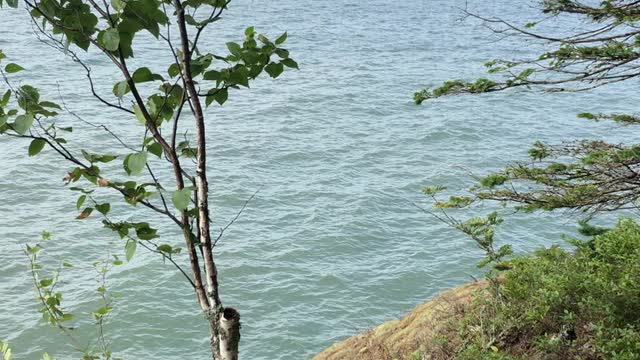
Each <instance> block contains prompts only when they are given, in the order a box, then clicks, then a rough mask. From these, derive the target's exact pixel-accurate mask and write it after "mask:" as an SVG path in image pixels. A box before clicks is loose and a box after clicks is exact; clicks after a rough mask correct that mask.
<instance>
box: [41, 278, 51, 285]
mask: <svg viewBox="0 0 640 360" xmlns="http://www.w3.org/2000/svg"><path fill="white" fill-rule="evenodd" d="M51 284H53V279H42V280H40V287H47V286H50V285H51Z"/></svg>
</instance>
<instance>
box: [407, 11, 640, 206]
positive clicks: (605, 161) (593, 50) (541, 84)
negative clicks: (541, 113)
mask: <svg viewBox="0 0 640 360" xmlns="http://www.w3.org/2000/svg"><path fill="white" fill-rule="evenodd" d="M591 4H594V2H584V1H573V0H544V1H542V3H541V6H542V13H543V14H545V17H546V18H548V17H554V18H557V20H558V21H565V22H569V23H571V24H575V20H576V17H578V18H579V20H580V21H581V24H583V25H582V26H583V28H582V29H581V30H577V31H575V30H574V32H572V33H567V34H555V35H549V34H548V32H547V33H545V32H542V31H540V32H538V31H536V29H537V28H538V27H539V26H541V25H540V23H541V22H540V21H533V22H530V23H528V24H525V25H524V26H521V27H519V26H516V25H514V24H512V23H510V22H508V21H506V20H503V19H500V18H486V17H483V16H480V15H477V14H473V13H471V12H468V11H466V10H465V13H466V14H467V16H469V17H472V18H475V19H479V20H481V21H483V22H484V23H485V25H487V26H488V27H489V28H490V29H492V30H493V31H494V32H496V33H498V34H501V35H504V36H516V37H520V38H521V39H522V40H523V42H524V41H526V40H535V41H540V42H543V43H544V44H545V45H546V48H548V49H550V50H548V51H545V52H543V53H541V54H540V55H539V56H538V57H534V58H530V59H524V60H509V59H507V60H505V59H496V60H492V61H489V62H487V63H486V66H487V68H488V72H489V73H490V74H503V75H504V76H503V77H502V78H500V79H487V78H481V79H478V80H475V81H472V82H468V81H464V80H452V81H447V82H445V83H444V84H443V85H442V86H440V87H437V88H433V89H431V88H427V89H423V90H421V91H419V92H417V93H415V95H414V100H415V102H416V103H417V104H421V103H423V102H424V101H427V100H430V99H434V98H438V97H442V96H448V95H457V94H477V93H485V92H495V91H503V90H508V89H511V88H517V87H526V88H534V89H535V88H538V89H543V90H545V91H550V92H559V91H587V90H590V89H594V88H597V87H601V86H605V85H608V84H613V83H617V82H622V81H628V80H633V79H635V78H637V77H638V76H640V29H639V28H638V25H639V24H638V23H639V22H640V2H639V1H631V0H605V1H602V2H598V3H597V4H595V5H591ZM578 117H579V118H581V119H588V120H594V121H599V120H612V121H615V122H617V123H619V124H621V125H633V124H637V123H640V117H639V116H637V115H634V114H592V113H590V112H584V113H580V114H578ZM529 155H530V157H531V159H532V161H529V162H520V163H517V164H514V165H511V166H508V167H506V168H504V169H503V170H502V171H499V172H496V173H493V174H490V175H488V176H486V177H483V178H481V179H480V180H479V184H478V185H477V186H474V187H472V188H471V189H470V193H471V195H470V196H463V197H452V198H451V199H450V200H449V201H443V202H436V205H437V206H438V207H441V208H447V207H450V208H452V207H455V208H459V207H466V206H470V205H472V204H474V203H477V202H481V201H484V200H493V201H499V202H505V203H511V204H515V205H516V209H519V210H524V211H533V210H537V209H543V210H554V209H568V210H572V211H577V212H580V213H583V214H586V216H587V217H590V216H593V215H595V214H597V213H600V212H610V211H615V210H637V209H638V198H639V196H640V144H609V143H607V142H605V141H586V140H584V141H574V142H570V143H564V144H560V145H549V144H543V143H541V142H536V143H535V144H534V145H533V147H532V148H531V149H530V150H529ZM440 190H442V189H436V188H430V189H427V191H426V192H427V193H428V194H429V195H433V194H434V191H435V192H438V191H440Z"/></svg>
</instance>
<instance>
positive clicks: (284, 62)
mask: <svg viewBox="0 0 640 360" xmlns="http://www.w3.org/2000/svg"><path fill="white" fill-rule="evenodd" d="M280 63H281V64H282V65H284V66H286V67H290V68H292V69H300V68H299V67H298V63H297V62H295V61H294V60H293V59H282V60H280Z"/></svg>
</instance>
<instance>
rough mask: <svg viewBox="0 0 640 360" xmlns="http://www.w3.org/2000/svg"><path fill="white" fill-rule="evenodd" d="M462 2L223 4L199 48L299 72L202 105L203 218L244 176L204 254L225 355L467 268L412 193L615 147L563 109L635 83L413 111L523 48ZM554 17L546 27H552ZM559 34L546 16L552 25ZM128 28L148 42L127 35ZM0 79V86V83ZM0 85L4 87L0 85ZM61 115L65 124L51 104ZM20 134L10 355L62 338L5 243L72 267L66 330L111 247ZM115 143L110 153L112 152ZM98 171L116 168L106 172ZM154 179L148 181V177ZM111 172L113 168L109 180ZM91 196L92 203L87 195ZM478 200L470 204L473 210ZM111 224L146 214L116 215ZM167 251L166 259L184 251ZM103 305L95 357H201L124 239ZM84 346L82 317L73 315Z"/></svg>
mask: <svg viewBox="0 0 640 360" xmlns="http://www.w3.org/2000/svg"><path fill="white" fill-rule="evenodd" d="M489 3H491V5H489V6H488V5H487V2H486V1H479V0H473V1H470V2H469V6H470V7H471V8H474V9H479V10H481V11H482V12H484V13H485V14H500V15H502V16H503V17H506V18H510V19H513V20H514V22H515V23H517V24H524V23H526V22H528V21H529V20H530V19H532V17H533V16H534V15H535V14H536V13H535V9H533V8H531V7H530V6H529V5H527V4H528V3H529V2H528V1H520V2H514V1H506V0H499V1H491V2H489ZM462 5H464V1H458V0H455V1H450V0H423V1H415V0H413V1H399V2H389V1H383V0H374V1H344V0H337V1H331V2H327V1H313V0H297V1H287V0H271V1H268V2H267V1H251V0H237V1H234V2H233V3H232V6H231V10H230V11H229V12H228V13H227V15H226V16H225V19H224V21H222V22H218V23H216V24H215V28H212V29H213V30H212V31H210V32H209V33H207V34H206V36H205V38H204V42H203V44H202V46H201V47H202V48H213V49H217V50H221V49H223V48H224V43H225V42H226V41H230V40H238V39H240V37H241V36H242V32H243V29H244V27H245V26H247V25H255V26H256V28H257V29H258V30H260V31H261V32H265V33H267V34H272V35H277V34H279V33H281V32H282V31H285V30H287V31H288V32H289V34H290V36H289V40H288V42H287V43H288V46H289V48H290V50H291V54H292V57H294V58H295V59H296V60H298V62H299V63H300V66H301V70H300V71H298V72H287V73H285V74H284V75H283V76H282V77H281V78H280V79H278V80H277V81H271V80H267V79H265V80H260V81H257V82H256V83H255V84H254V85H253V88H252V89H251V90H250V91H242V92H233V93H232V94H231V98H230V100H229V102H228V103H227V104H226V105H225V106H224V108H219V107H216V106H213V107H211V108H209V110H208V111H207V116H208V127H209V130H210V132H209V144H210V148H209V151H210V157H211V158H210V162H209V164H210V165H209V172H210V174H211V187H212V190H213V191H212V196H211V202H212V204H213V206H214V213H213V215H214V222H215V225H216V228H218V227H221V226H224V225H225V224H226V223H227V222H228V221H229V220H230V219H231V218H233V216H234V214H235V213H236V212H237V211H238V209H239V208H240V207H241V206H242V204H243V202H244V201H245V200H246V199H247V198H248V197H249V196H250V195H251V194H252V193H253V192H255V191H256V190H257V189H259V188H260V187H262V190H261V191H260V193H259V194H258V195H257V196H256V198H255V199H254V201H252V202H251V203H250V205H249V207H248V208H247V210H246V211H245V213H244V214H243V216H242V217H241V218H240V219H239V220H238V221H237V222H236V224H235V225H234V226H233V227H232V228H230V229H229V231H228V232H227V234H226V236H225V237H224V238H223V239H222V240H221V242H220V244H219V246H218V248H217V259H218V264H219V268H220V277H221V292H222V296H223V300H224V303H225V304H226V305H232V306H234V307H236V308H238V309H239V310H240V311H241V313H242V320H243V327H242V330H243V333H242V357H243V358H244V359H266V360H271V359H305V358H309V357H310V356H311V355H313V354H314V353H317V352H318V351H320V350H322V349H323V348H325V347H327V346H328V345H330V344H332V343H334V342H336V341H338V340H341V339H344V338H345V337H347V336H350V335H353V334H356V333H358V332H360V331H362V330H364V329H366V328H368V327H370V326H372V325H375V324H377V323H380V322H382V321H385V320H389V319H393V318H396V317H398V316H400V315H402V314H403V313H405V312H406V311H408V310H410V309H411V308H412V307H413V306H415V305H416V304H418V303H420V302H422V301H424V300H425V299H427V298H429V297H430V296H432V295H434V294H436V293H437V292H439V291H441V290H443V289H445V288H448V287H451V286H455V285H458V284H461V283H463V282H466V281H469V280H471V279H472V276H480V275H481V272H480V271H479V270H478V269H476V267H475V263H476V262H477V261H478V259H479V258H480V255H481V254H480V252H479V251H478V250H477V249H476V248H475V247H474V245H473V244H472V243H470V242H469V240H468V239H466V238H464V237H463V236H461V235H460V234H458V233H456V232H454V231H452V230H450V229H448V228H446V227H445V226H443V225H441V224H440V223H438V222H437V221H436V220H434V219H433V218H430V217H429V216H426V215H425V214H424V213H422V212H421V211H420V210H418V209H417V208H416V207H415V206H414V205H413V204H412V203H413V202H417V203H424V202H425V200H426V199H424V198H423V196H421V194H420V189H421V187H422V186H425V185H428V184H432V183H438V184H448V185H449V186H450V187H452V188H454V189H456V188H458V189H462V188H463V187H464V186H465V185H469V184H470V183H471V181H470V179H469V177H468V176H467V175H466V174H467V171H471V172H474V173H483V172H486V171H488V170H491V169H497V168H499V167H500V166H501V165H503V164H506V163H508V162H510V161H515V160H518V159H523V158H525V157H526V149H527V146H528V145H529V144H531V143H532V142H533V141H535V140H538V139H539V140H544V141H551V142H558V141H560V140H561V139H571V138H579V137H584V138H601V137H603V136H606V137H607V138H609V139H612V140H614V141H623V140H627V141H628V140H630V139H629V137H630V136H629V135H628V133H627V131H628V130H627V129H625V128H618V127H616V126H614V125H612V124H610V123H607V122H603V123H594V122H585V121H582V120H577V119H576V118H575V114H576V113H577V112H580V111H584V110H589V111H593V112H599V111H603V112H608V111H621V112H622V111H633V110H635V109H634V108H633V107H632V104H630V102H629V101H627V100H626V99H625V97H624V96H621V95H623V94H624V93H625V91H626V90H628V89H629V86H630V85H631V86H632V85H635V84H626V85H624V86H617V87H609V88H604V89H600V90H598V91H594V92H591V93H579V94H542V93H532V92H526V91H512V92H508V93H501V94H489V95H483V96H462V97H457V98H450V99H443V100H438V101H436V102H433V103H430V104H425V105H423V106H416V105H414V104H413V103H412V102H411V95H412V93H413V92H414V91H415V90H417V89H419V88H421V87H423V86H425V85H436V84H438V83H439V82H441V81H443V80H446V79H451V78H465V79H472V78H474V77H478V76H481V75H482V74H483V71H484V69H483V67H482V64H483V63H484V62H485V61H486V60H489V59H492V58H494V57H496V56H502V57H507V58H523V57H525V56H529V55H531V54H533V53H534V51H536V50H539V49H540V47H539V46H537V45H536V44H533V43H532V44H527V46H524V47H516V46H515V39H505V40H503V41H502V42H495V41H496V40H497V37H495V36H492V34H491V33H490V32H489V31H488V30H487V29H486V28H484V27H482V26H480V25H479V24H477V23H474V22H472V21H460V18H461V12H460V10H459V9H457V8H456V6H462ZM555 26H558V25H557V24H554V23H550V24H548V27H547V29H550V30H554V29H555V28H554V27H555ZM563 29H565V30H566V28H563ZM0 33H1V34H2V36H0V48H1V49H3V50H4V52H5V53H6V54H7V55H8V56H10V58H11V59H10V60H12V59H15V60H16V61H17V62H20V63H21V64H22V65H23V66H24V67H25V68H27V69H28V72H24V73H23V74H24V75H22V77H20V76H18V77H13V79H14V81H18V82H20V81H22V82H28V83H33V84H35V85H37V86H39V87H40V88H42V89H43V92H45V93H46V95H47V96H48V97H49V98H50V99H52V100H55V101H59V98H60V95H62V97H63V99H64V100H65V102H66V103H67V105H68V106H69V108H70V109H71V110H72V111H74V112H76V113H78V114H79V115H81V116H82V117H83V118H85V119H87V120H90V121H92V122H95V123H104V124H107V125H108V126H109V127H110V128H111V129H112V130H114V131H115V132H116V133H118V134H120V135H121V136H122V137H123V139H125V140H126V141H129V142H131V143H134V141H135V140H136V139H137V138H138V137H139V135H140V131H141V127H140V125H138V124H137V123H136V121H135V120H134V119H132V118H131V117H130V116H125V115H123V114H120V113H117V112H113V111H110V110H106V109H105V108H104V107H102V106H101V105H100V104H99V103H97V102H96V101H95V100H94V99H92V98H91V97H90V96H88V95H87V91H88V87H87V83H86V79H85V77H84V73H83V72H82V71H81V69H80V68H78V67H77V66H75V65H74V64H73V63H72V62H70V61H69V60H66V59H65V58H64V57H63V56H62V55H61V54H58V53H53V52H52V51H51V50H50V49H49V48H48V47H47V46H45V45H43V44H41V43H40V42H38V41H37V40H36V38H35V35H34V33H33V30H32V27H31V25H30V24H29V21H28V17H27V14H26V12H25V11H24V10H9V9H6V8H4V9H2V10H0ZM147 39H148V38H147ZM136 45H138V46H140V48H141V50H139V52H138V56H137V58H136V61H135V62H134V65H140V64H145V65H146V64H151V65H150V66H151V67H152V68H154V69H155V70H157V71H162V70H164V69H165V68H166V64H167V63H168V59H167V58H165V57H162V56H157V55H158V54H164V53H162V49H161V48H160V46H159V45H158V44H156V43H155V42H152V41H144V37H140V40H139V41H138V43H137V44H136ZM89 62H90V64H91V66H92V68H93V71H94V76H95V78H96V79H97V82H98V90H99V91H101V92H102V93H104V94H106V96H109V94H110V90H111V87H112V84H113V83H115V82H116V81H119V80H121V79H120V77H119V76H118V75H117V71H115V69H114V68H113V66H111V65H110V64H109V63H107V62H106V61H105V60H104V59H102V58H100V57H99V56H96V55H95V54H93V55H90V56H89ZM4 87H5V85H4V84H3V85H2V86H0V88H4ZM3 91H4V90H3ZM61 121H66V122H67V123H72V122H74V120H73V118H72V117H71V116H69V115H68V114H65V115H63V116H62V118H61ZM73 125H74V127H75V128H76V131H75V132H74V133H73V135H71V136H69V137H68V138H69V140H70V141H72V144H73V145H72V147H73V148H74V149H79V148H85V149H88V150H91V151H95V152H100V151H109V149H110V148H111V147H112V146H115V145H117V143H116V142H115V141H113V140H112V139H110V138H109V137H108V136H105V134H104V133H103V132H101V131H99V130H95V129H91V128H90V127H88V126H86V125H83V124H79V123H77V121H76V122H74V123H73ZM27 146H28V143H27V142H23V141H17V140H16V139H13V138H7V137H0V147H1V149H2V151H1V152H0V164H2V166H0V253H1V254H2V261H0V279H1V281H0V299H1V300H0V303H1V304H2V306H1V307H0V339H5V340H8V341H10V342H11V343H12V345H13V347H14V352H15V358H16V359H36V358H39V356H40V355H39V354H41V353H42V352H43V351H49V352H50V353H52V354H54V355H57V356H58V357H59V358H61V359H68V358H72V357H74V358H75V357H76V356H75V355H73V356H72V354H73V352H72V350H71V349H70V347H69V345H68V342H67V341H66V338H64V337H63V336H61V335H60V334H59V333H58V332H57V331H56V330H55V329H53V328H51V327H50V326H47V325H46V324H43V323H42V321H41V320H40V318H39V315H38V314H37V312H36V310H37V308H36V303H35V301H34V293H33V289H32V286H31V284H30V280H29V274H28V273H27V272H26V262H27V260H26V257H25V256H24V255H23V254H22V252H21V248H22V247H23V246H24V244H25V243H26V242H28V241H33V240H37V239H38V236H39V233H40V232H42V231H44V230H47V231H50V232H52V233H53V240H52V241H50V243H49V244H47V245H46V246H47V249H49V250H48V252H47V253H46V254H47V256H48V258H49V259H55V258H56V257H57V256H59V255H62V254H64V255H65V256H66V258H67V259H68V260H69V261H71V262H73V263H75V264H77V267H75V268H72V269H69V270H68V271H66V272H65V273H63V279H65V280H66V284H64V285H62V287H61V289H62V290H63V292H64V293H65V298H66V299H67V307H68V308H69V309H71V310H73V311H74V312H75V313H76V314H77V317H78V319H79V320H80V321H81V322H84V323H87V322H90V321H89V320H88V319H89V318H88V315H86V313H87V312H88V311H91V310H93V309H95V308H97V307H98V306H99V303H98V302H97V294H96V292H95V288H96V287H97V286H98V283H97V280H96V279H97V276H96V274H95V272H93V271H92V270H91V267H90V263H91V262H92V261H95V260H100V259H104V258H105V256H108V254H109V252H113V253H114V254H120V255H121V254H122V253H123V250H122V246H123V242H122V241H120V240H119V239H117V237H115V236H114V235H113V234H112V233H111V232H110V231H108V230H105V229H103V228H102V227H101V224H100V223H99V221H98V220H97V218H96V219H90V220H85V221H83V222H80V221H76V220H74V217H75V215H76V214H77V213H76V211H75V208H74V203H75V197H74V194H73V193H72V192H71V191H69V190H67V189H65V188H64V186H63V183H62V181H61V179H62V177H63V176H64V174H65V170H67V169H69V164H68V163H65V162H63V161H61V160H60V159H59V158H58V157H56V156H55V155H54V154H53V153H52V152H51V151H45V152H44V153H43V154H42V155H41V156H39V157H37V158H28V157H27V156H26V148H27ZM118 153H120V154H121V153H122V152H118ZM117 165H118V164H116V166H117ZM160 175H161V176H163V177H166V178H169V174H168V173H161V174H160ZM116 176H117V177H121V178H122V177H123V173H122V172H118V173H117V175H116ZM99 195H100V196H105V195H104V193H100V194H99ZM488 210H489V209H487V211H488ZM114 212H115V214H116V215H115V216H116V217H117V218H118V219H133V220H137V221H139V220H141V219H147V218H148V217H146V216H148V215H149V213H148V212H145V211H144V210H135V209H133V208H132V207H127V206H118V207H116V208H115V209H114ZM154 225H155V226H158V227H159V228H160V229H161V232H162V234H163V237H164V239H165V241H167V242H169V243H172V244H174V245H179V244H180V237H179V234H178V233H177V232H176V231H175V229H174V228H173V227H171V226H170V224H168V223H165V224H158V223H157V222H156V223H154ZM573 231H574V224H573V221H572V220H569V221H567V220H562V219H558V218H557V217H554V216H550V215H545V214H541V215H537V214H534V215H528V216H518V217H513V218H511V219H510V220H509V222H508V226H506V227H505V229H504V231H503V232H502V233H501V235H502V236H503V237H502V239H505V240H507V241H509V242H511V243H512V244H514V245H515V248H516V249H517V250H518V251H520V252H522V251H527V250H531V249H533V248H535V247H537V246H541V245H545V244H547V245H548V244H551V243H554V242H561V240H560V235H561V234H563V233H572V232H573ZM180 261H181V263H183V264H186V259H185V258H184V256H182V257H180ZM108 286H109V288H110V290H111V291H113V292H116V293H121V294H122V295H123V298H122V299H121V300H118V301H117V302H116V303H115V310H114V313H113V316H112V317H111V320H110V321H109V325H108V327H107V329H106V330H107V336H108V338H109V339H110V341H111V342H112V343H113V345H112V347H113V350H114V352H116V353H118V354H120V355H122V356H124V357H125V358H126V359H150V358H158V359H175V360H178V359H206V358H207V357H208V356H209V355H208V353H207V341H208V340H207V336H208V331H207V326H206V323H205V322H204V320H203V317H202V315H200V313H199V311H198V308H197V305H196V302H195V301H194V296H193V294H192V291H191V289H190V288H189V286H188V285H187V283H186V282H185V281H183V279H182V278H181V276H180V275H179V274H178V272H177V271H175V269H174V268H173V267H172V266H170V265H168V264H163V263H162V261H161V260H160V259H158V258H157V257H156V256H153V255H152V254H149V253H145V252H144V251H141V250H139V252H138V255H137V256H136V257H135V258H134V260H133V261H132V262H131V263H128V264H126V265H124V266H121V267H118V268H117V269H116V270H114V271H113V272H112V273H111V274H110V275H109V278H108ZM81 329H82V336H84V337H86V338H91V337H92V336H91V335H92V333H91V331H93V330H92V329H93V328H92V327H91V326H88V325H81Z"/></svg>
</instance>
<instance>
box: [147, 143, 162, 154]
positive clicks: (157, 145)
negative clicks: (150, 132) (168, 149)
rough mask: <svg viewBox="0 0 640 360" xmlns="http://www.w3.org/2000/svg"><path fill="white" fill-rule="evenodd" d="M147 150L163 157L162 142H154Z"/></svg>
mask: <svg viewBox="0 0 640 360" xmlns="http://www.w3.org/2000/svg"><path fill="white" fill-rule="evenodd" d="M147 150H148V151H149V152H150V153H152V154H153V155H155V156H157V157H159V158H161V157H162V145H160V143H157V142H154V143H153V144H151V145H149V146H147Z"/></svg>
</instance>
